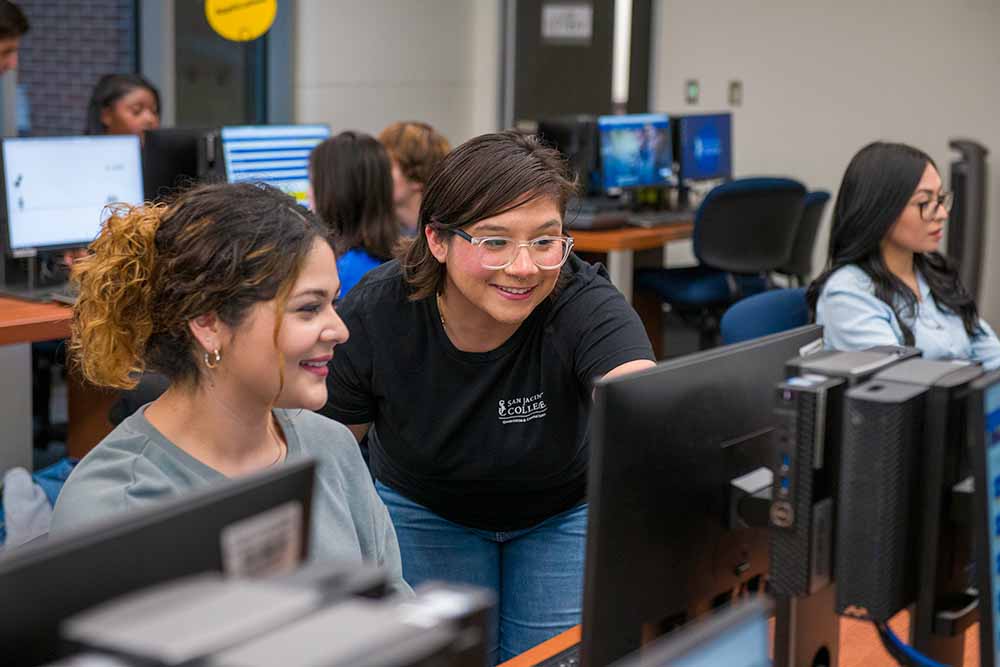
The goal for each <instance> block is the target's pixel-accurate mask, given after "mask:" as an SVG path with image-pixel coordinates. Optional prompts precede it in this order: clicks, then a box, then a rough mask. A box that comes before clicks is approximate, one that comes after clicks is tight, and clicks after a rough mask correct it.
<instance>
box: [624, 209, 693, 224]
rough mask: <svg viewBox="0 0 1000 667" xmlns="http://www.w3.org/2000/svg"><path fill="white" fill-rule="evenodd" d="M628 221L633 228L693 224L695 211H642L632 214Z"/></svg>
mask: <svg viewBox="0 0 1000 667" xmlns="http://www.w3.org/2000/svg"><path fill="white" fill-rule="evenodd" d="M627 220H628V224H630V225H632V226H633V227H662V226H663V225H675V224H677V223H681V222H692V221H693V220H694V211H642V212H640V213H631V214H630V215H629V216H628V219H627Z"/></svg>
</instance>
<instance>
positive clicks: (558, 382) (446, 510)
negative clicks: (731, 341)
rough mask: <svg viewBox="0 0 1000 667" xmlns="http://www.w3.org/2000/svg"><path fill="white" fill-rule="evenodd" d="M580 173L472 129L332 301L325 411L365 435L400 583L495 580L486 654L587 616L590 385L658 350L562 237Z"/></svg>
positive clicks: (522, 644) (511, 649) (528, 642)
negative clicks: (371, 259)
mask: <svg viewBox="0 0 1000 667" xmlns="http://www.w3.org/2000/svg"><path fill="white" fill-rule="evenodd" d="M573 187H574V184H573V182H572V181H571V180H570V178H569V176H568V172H567V170H566V165H565V163H564V161H563V160H562V159H561V158H560V156H559V154H558V153H557V152H556V151H554V150H552V149H550V148H546V147H544V146H542V145H541V144H540V143H539V142H538V141H537V139H535V138H534V137H531V136H523V135H519V134H517V133H514V132H504V133H499V134H488V135H483V136H481V137H477V138H475V139H472V140H471V141H468V142H466V143H465V144H463V145H462V146H460V147H458V148H457V149H455V150H454V151H453V152H451V153H449V154H448V156H447V157H445V158H444V160H443V161H442V163H441V164H440V166H439V167H438V168H437V169H436V170H435V172H434V174H433V176H432V177H431V179H430V181H429V182H428V184H427V188H426V190H425V193H424V199H423V202H422V205H421V208H420V215H419V221H418V223H419V227H418V230H419V233H418V235H417V237H416V238H415V239H414V240H413V242H412V244H411V245H410V246H409V247H408V249H407V250H406V251H405V253H404V254H403V255H402V257H401V259H399V260H394V261H390V262H387V263H386V264H383V265H382V266H380V267H378V268H376V269H374V270H372V271H371V272H369V273H368V274H367V275H366V277H365V279H364V280H363V281H362V282H361V283H359V284H358V285H357V286H356V287H355V288H354V289H353V290H352V291H351V293H350V294H348V295H347V297H346V298H344V299H343V301H342V302H341V303H340V304H338V311H339V312H340V314H341V316H342V317H343V318H344V321H345V322H346V323H347V326H348V327H349V328H350V330H351V331H352V335H351V340H350V341H349V342H347V343H345V344H342V345H340V346H338V348H337V355H336V357H334V360H333V362H332V365H331V369H330V377H329V378H328V382H329V383H330V388H331V392H330V401H329V403H328V404H327V408H326V411H327V413H328V414H329V415H331V416H334V418H336V419H338V420H339V421H342V422H343V423H345V424H353V425H355V426H353V427H352V430H354V431H355V434H356V435H357V436H358V437H359V438H360V437H361V435H362V434H364V433H367V434H368V441H369V445H370V448H371V464H372V471H373V473H374V476H375V479H376V488H377V489H378V491H379V494H380V495H381V497H382V499H383V501H384V502H385V503H386V506H387V507H388V508H389V512H390V515H391V516H392V520H393V524H394V525H395V527H396V532H397V535H398V536H399V541H400V548H401V552H402V556H403V569H404V577H405V578H406V580H407V581H409V582H411V583H412V584H413V585H419V584H420V583H421V582H423V581H427V580H430V579H443V580H446V581H453V582H463V583H471V584H477V585H481V586H485V587H489V588H492V589H493V590H495V591H496V593H497V599H498V603H499V614H498V615H497V619H498V625H497V626H496V627H495V628H494V633H495V635H494V637H493V644H492V650H493V653H492V657H493V659H494V660H498V659H499V660H506V659H508V658H510V657H511V656H514V655H516V654H519V653H521V652H523V651H525V650H526V649H528V648H530V647H532V646H534V645H536V644H538V643H540V642H541V641H544V640H545V639H548V638H549V637H551V636H553V635H555V634H558V633H559V632H561V631H563V630H566V629H568V628H571V627H572V626H574V625H576V624H577V623H579V622H580V610H581V603H582V587H583V553H584V538H585V534H586V521H587V507H586V497H585V494H586V477H587V457H588V436H587V422H588V416H589V412H590V402H591V394H592V384H593V381H594V380H596V379H599V378H602V377H608V376H615V375H619V374H623V373H627V372H630V371H633V370H638V369H642V368H647V367H650V366H652V365H653V361H652V360H653V355H652V350H651V348H650V345H649V340H648V339H647V338H646V334H645V332H644V330H643V327H642V324H641V322H640V321H639V318H638V316H637V315H636V314H635V311H634V310H633V309H632V308H631V307H630V306H629V305H628V304H627V303H626V301H625V299H624V298H623V297H622V295H621V293H619V292H618V290H617V289H615V287H613V286H612V285H611V283H610V282H609V281H608V279H607V274H606V273H605V272H604V271H603V269H601V268H600V267H598V266H594V265H591V264H587V263H585V262H583V261H581V260H580V259H578V258H577V257H576V256H574V255H572V254H571V252H570V251H571V250H572V247H573V243H572V239H570V238H569V237H567V236H566V235H565V231H564V228H563V217H564V213H565V208H566V201H567V198H568V197H569V196H570V194H571V192H572V191H573ZM498 644H499V646H498Z"/></svg>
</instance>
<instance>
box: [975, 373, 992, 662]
mask: <svg viewBox="0 0 1000 667" xmlns="http://www.w3.org/2000/svg"><path fill="white" fill-rule="evenodd" d="M968 438H969V453H970V456H971V463H972V470H973V477H974V479H975V503H974V504H975V508H974V511H973V515H974V516H973V518H974V521H975V531H974V535H975V542H976V548H977V559H976V560H977V566H976V573H977V579H978V584H979V586H978V588H979V659H980V661H981V662H980V664H981V665H982V666H983V667H996V666H997V665H1000V371H995V372H993V373H990V374H988V375H986V376H984V377H982V378H980V379H979V380H977V381H976V382H974V383H973V385H972V392H971V394H970V400H969V412H968Z"/></svg>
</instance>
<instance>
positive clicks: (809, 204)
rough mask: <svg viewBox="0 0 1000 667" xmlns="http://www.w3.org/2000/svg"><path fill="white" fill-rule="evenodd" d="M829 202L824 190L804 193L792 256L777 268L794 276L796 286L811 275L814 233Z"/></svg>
mask: <svg viewBox="0 0 1000 667" xmlns="http://www.w3.org/2000/svg"><path fill="white" fill-rule="evenodd" d="M829 202H830V193H829V192H827V191H826V190H816V191H815V192H810V193H809V194H808V195H806V207H805V210H804V211H803V212H802V220H801V221H800V222H799V229H798V231H797V232H795V244H794V245H793V246H792V256H791V258H790V259H789V260H788V263H787V264H785V265H784V266H783V267H781V268H780V269H778V273H782V274H785V275H787V276H789V277H791V278H794V279H795V284H796V285H797V286H798V287H804V286H805V285H806V284H807V283H808V282H809V276H811V275H812V260H813V248H814V247H815V246H816V233H817V232H818V231H819V223H820V222H821V221H822V220H823V211H825V210H826V205H827V204H828V203H829Z"/></svg>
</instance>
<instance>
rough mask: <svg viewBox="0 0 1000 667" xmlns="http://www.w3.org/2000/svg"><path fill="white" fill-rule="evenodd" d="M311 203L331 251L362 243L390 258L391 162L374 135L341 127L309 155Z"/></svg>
mask: <svg viewBox="0 0 1000 667" xmlns="http://www.w3.org/2000/svg"><path fill="white" fill-rule="evenodd" d="M309 177H310V181H311V182H312V188H313V203H314V204H315V206H316V213H317V214H318V215H319V217H320V219H321V220H322V221H323V222H325V223H326V224H327V225H329V226H330V228H331V230H332V231H333V234H334V237H333V238H334V243H335V244H336V251H337V255H338V256H339V255H341V254H343V253H345V252H347V251H348V250H351V249H353V248H362V249H363V250H364V251H365V252H367V253H368V254H369V255H372V256H373V257H376V258H377V259H381V260H387V259H391V258H392V250H393V247H394V246H395V244H396V241H397V239H398V238H399V223H398V222H397V221H396V212H395V211H396V209H395V207H394V205H393V203H392V163H391V162H389V154H388V153H387V152H386V150H385V147H383V146H382V144H380V143H379V142H378V141H376V140H375V138H374V137H371V136H369V135H367V134H362V133H361V132H351V131H348V132H341V133H340V134H338V135H337V136H335V137H331V138H330V139H327V140H326V141H324V142H323V143H321V144H319V145H318V146H316V148H314V149H313V151H312V153H310V155H309Z"/></svg>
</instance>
